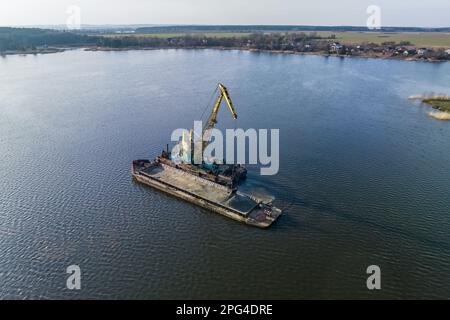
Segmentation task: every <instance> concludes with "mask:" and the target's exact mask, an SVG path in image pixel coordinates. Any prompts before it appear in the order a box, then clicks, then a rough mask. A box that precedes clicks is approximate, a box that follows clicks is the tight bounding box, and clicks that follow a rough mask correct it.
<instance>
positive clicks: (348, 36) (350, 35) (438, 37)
mask: <svg viewBox="0 0 450 320" xmlns="http://www.w3.org/2000/svg"><path fill="white" fill-rule="evenodd" d="M307 33H308V32H307ZM316 33H317V34H318V35H319V36H321V37H324V38H328V37H330V36H332V35H335V36H336V41H340V42H342V43H344V44H362V43H364V42H370V43H377V44H382V43H383V42H396V43H400V42H402V41H408V42H410V43H411V44H412V45H415V46H417V47H428V48H431V47H435V48H438V47H440V48H450V33H444V32H402V33H381V32H332V31H318V32H316ZM189 34H190V35H194V36H207V37H217V38H230V37H245V36H248V35H250V33H247V32H210V33H201V32H199V33H189ZM183 35H186V34H185V33H152V34H109V35H106V37H119V38H120V37H126V36H128V37H142V38H148V37H150V38H173V37H179V36H183Z"/></svg>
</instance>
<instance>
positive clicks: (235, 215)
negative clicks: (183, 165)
mask: <svg viewBox="0 0 450 320" xmlns="http://www.w3.org/2000/svg"><path fill="white" fill-rule="evenodd" d="M158 170H159V172H161V171H164V170H168V171H170V172H168V174H170V175H175V178H174V179H168V178H167V176H165V175H161V174H158V173H154V172H158ZM132 175H133V177H134V178H135V179H136V180H137V181H138V182H140V183H142V184H145V185H147V186H150V187H153V188H155V189H157V190H159V191H162V192H164V193H167V194H170V195H172V196H174V197H177V198H180V199H183V200H185V201H187V202H190V203H192V204H195V205H197V206H200V207H202V208H205V209H207V210H210V211H212V212H215V213H219V214H221V215H223V216H226V217H228V218H231V219H233V220H236V221H239V222H244V223H246V224H249V225H252V226H256V227H259V228H267V227H269V226H270V225H271V224H272V223H273V222H274V221H275V220H276V219H277V218H278V217H279V216H280V215H281V210H279V209H277V208H275V207H272V206H271V205H268V204H264V203H260V202H257V200H256V199H253V198H252V200H253V201H255V205H254V206H253V207H251V208H247V209H248V211H247V212H243V211H240V210H238V209H236V208H232V207H231V206H230V205H228V203H229V202H228V201H229V199H232V198H233V197H241V198H242V197H246V196H244V195H242V194H239V193H238V192H237V193H236V191H233V190H230V189H227V188H225V187H224V186H222V185H218V184H215V183H213V182H211V181H208V180H204V179H202V178H199V177H196V176H193V175H191V174H189V173H185V172H183V171H182V170H179V169H175V168H172V167H167V166H166V165H164V164H161V163H154V162H149V161H148V160H136V161H134V162H133V166H132ZM186 175H188V176H186ZM180 179H187V180H188V181H190V182H191V184H192V181H195V183H197V184H200V187H202V188H205V190H203V191H204V192H203V193H202V192H200V191H199V188H200V187H197V190H192V189H191V188H189V187H188V185H176V184H175V183H174V181H177V180H180Z"/></svg>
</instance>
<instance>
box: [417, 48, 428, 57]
mask: <svg viewBox="0 0 450 320" xmlns="http://www.w3.org/2000/svg"><path fill="white" fill-rule="evenodd" d="M427 53H428V49H427V48H420V49H419V50H417V54H418V55H419V56H424V55H426V54H427Z"/></svg>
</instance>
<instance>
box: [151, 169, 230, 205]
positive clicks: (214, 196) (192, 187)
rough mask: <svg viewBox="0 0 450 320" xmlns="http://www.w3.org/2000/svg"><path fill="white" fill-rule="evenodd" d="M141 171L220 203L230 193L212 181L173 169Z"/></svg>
mask: <svg viewBox="0 0 450 320" xmlns="http://www.w3.org/2000/svg"><path fill="white" fill-rule="evenodd" d="M143 171H144V172H145V173H146V174H148V175H150V176H152V177H153V178H156V179H158V180H161V181H163V182H166V183H169V184H171V185H174V186H176V187H178V188H180V189H183V190H186V191H188V192H191V193H194V194H196V195H199V196H200V197H203V198H205V199H208V200H210V201H214V202H218V203H221V204H225V202H226V200H227V199H228V196H229V194H230V193H229V192H228V191H226V190H225V189H224V188H220V187H216V186H215V185H214V184H213V183H208V182H207V181H202V180H201V179H198V178H197V177H195V176H193V175H191V174H187V173H182V172H180V171H178V170H175V169H174V170H171V169H164V168H163V167H153V168H148V169H145V170H143Z"/></svg>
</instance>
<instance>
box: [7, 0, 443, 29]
mask: <svg viewBox="0 0 450 320" xmlns="http://www.w3.org/2000/svg"><path fill="white" fill-rule="evenodd" d="M70 5H78V6H79V7H80V8H81V23H82V24H293V25H358V26H364V25H366V21H367V18H368V14H367V13H366V9H367V7H368V6H369V5H378V6H379V7H380V8H381V18H382V19H381V23H382V26H422V27H448V26H450V0H312V1H311V0H307V1H306V0H0V25H1V26H8V25H49V24H65V23H66V21H67V17H68V14H67V13H66V11H67V8H68V7H69V6H70Z"/></svg>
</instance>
